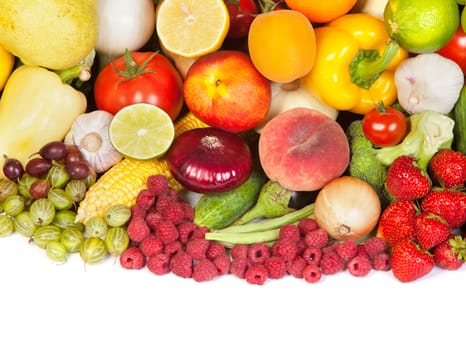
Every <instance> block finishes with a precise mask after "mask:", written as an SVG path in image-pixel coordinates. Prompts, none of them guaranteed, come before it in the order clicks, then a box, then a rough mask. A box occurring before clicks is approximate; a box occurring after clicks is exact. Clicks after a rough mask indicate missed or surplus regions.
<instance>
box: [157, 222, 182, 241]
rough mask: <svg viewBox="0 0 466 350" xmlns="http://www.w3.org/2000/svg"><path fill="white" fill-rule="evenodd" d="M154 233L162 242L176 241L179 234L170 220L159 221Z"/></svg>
mask: <svg viewBox="0 0 466 350" xmlns="http://www.w3.org/2000/svg"><path fill="white" fill-rule="evenodd" d="M155 235H156V236H157V237H158V238H159V239H160V240H161V241H162V243H163V244H167V243H170V242H173V241H176V240H177V239H178V237H179V236H180V234H179V232H178V229H177V228H176V226H175V225H174V224H173V223H171V222H170V221H162V222H160V223H159V224H158V225H157V228H156V230H155Z"/></svg>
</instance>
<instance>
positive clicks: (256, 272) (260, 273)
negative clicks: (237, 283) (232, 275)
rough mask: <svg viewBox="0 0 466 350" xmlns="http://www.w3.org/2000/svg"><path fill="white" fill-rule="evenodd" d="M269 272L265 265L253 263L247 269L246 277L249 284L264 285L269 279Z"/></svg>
mask: <svg viewBox="0 0 466 350" xmlns="http://www.w3.org/2000/svg"><path fill="white" fill-rule="evenodd" d="M267 274H268V272H267V269H266V268H265V266H264V265H261V264H257V265H251V266H249V267H248V268H247V269H246V272H245V274H244V278H245V279H246V282H248V283H249V284H256V285H259V286H262V285H263V284H264V283H265V281H266V280H267V277H268V276H267Z"/></svg>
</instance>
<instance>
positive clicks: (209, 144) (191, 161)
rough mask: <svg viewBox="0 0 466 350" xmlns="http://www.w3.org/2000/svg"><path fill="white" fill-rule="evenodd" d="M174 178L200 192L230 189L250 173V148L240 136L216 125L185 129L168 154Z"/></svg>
mask: <svg viewBox="0 0 466 350" xmlns="http://www.w3.org/2000/svg"><path fill="white" fill-rule="evenodd" d="M167 160H168V165H169V168H170V171H171V173H172V174H173V177H174V178H175V179H176V180H177V181H178V182H179V183H180V184H181V185H183V186H184V187H185V188H186V189H188V190H190V191H193V192H198V193H218V192H224V191H229V190H232V189H234V188H236V187H237V186H239V185H241V184H242V183H243V182H245V181H246V180H247V179H248V177H249V176H250V175H251V172H252V166H253V160H252V154H251V150H250V148H249V146H248V144H247V143H246V141H244V140H243V139H242V138H241V137H240V136H239V135H237V134H235V133H232V132H229V131H225V130H221V129H218V128H214V127H209V128H199V129H192V130H188V131H185V132H184V133H182V134H181V135H180V136H178V137H177V138H176V139H175V141H174V142H173V144H172V146H171V147H170V150H169V151H168V153H167Z"/></svg>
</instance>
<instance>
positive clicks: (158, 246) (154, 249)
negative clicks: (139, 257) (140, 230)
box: [139, 235, 163, 257]
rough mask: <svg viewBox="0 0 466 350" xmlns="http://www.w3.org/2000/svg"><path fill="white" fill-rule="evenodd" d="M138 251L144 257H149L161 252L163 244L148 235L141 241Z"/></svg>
mask: <svg viewBox="0 0 466 350" xmlns="http://www.w3.org/2000/svg"><path fill="white" fill-rule="evenodd" d="M139 249H141V253H142V254H143V255H144V256H146V257H150V256H152V255H156V254H159V253H161V252H162V251H163V243H162V241H161V240H160V239H158V238H157V237H155V236H154V235H149V236H147V237H146V238H144V239H143V240H142V241H141V244H140V245H139Z"/></svg>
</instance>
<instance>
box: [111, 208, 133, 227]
mask: <svg viewBox="0 0 466 350" xmlns="http://www.w3.org/2000/svg"><path fill="white" fill-rule="evenodd" d="M130 217H131V208H130V207H128V206H127V205H124V204H114V205H111V206H110V207H108V208H107V210H106V211H105V214H104V218H105V221H106V222H107V225H109V226H112V227H117V226H123V225H124V224H126V222H127V221H128V220H129V219H130Z"/></svg>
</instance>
